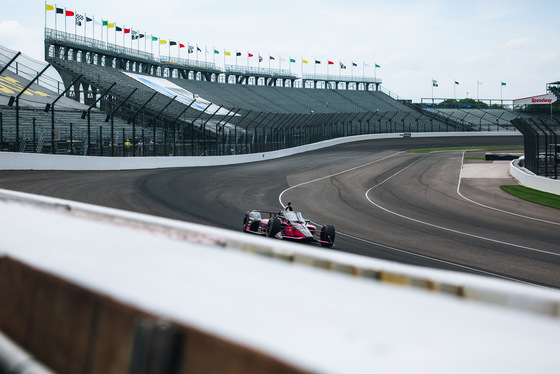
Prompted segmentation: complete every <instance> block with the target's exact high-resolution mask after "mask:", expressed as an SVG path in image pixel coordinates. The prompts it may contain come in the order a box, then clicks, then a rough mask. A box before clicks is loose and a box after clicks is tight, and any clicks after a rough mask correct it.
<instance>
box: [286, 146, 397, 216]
mask: <svg viewBox="0 0 560 374" xmlns="http://www.w3.org/2000/svg"><path fill="white" fill-rule="evenodd" d="M405 152H406V151H400V152H396V153H392V154H390V155H388V156H385V157H383V158H380V159H377V160H375V161H372V162H368V163H366V164H363V165H358V166H355V167H353V168H350V169H346V170H342V171H339V172H338V173H334V174H330V175H326V176H324V177H321V178H317V179H313V180H310V181H307V182H302V183H299V184H296V185H293V186H292V187H288V188H286V189H285V190H284V191H282V192H281V193H280V195H279V196H278V201H279V202H280V205H282V207H285V205H284V203H283V202H282V195H284V193H285V192H288V191H289V190H291V189H294V188H297V187H301V186H305V185H306V184H311V183H315V182H318V181H321V180H324V179H327V178H331V177H336V176H337V175H341V174H344V173H348V172H350V171H354V170H358V169H361V168H365V167H366V166H369V165H373V164H375V163H378V162H381V161H384V160H386V159H388V158H391V157H394V156H396V155H399V154H401V153H405Z"/></svg>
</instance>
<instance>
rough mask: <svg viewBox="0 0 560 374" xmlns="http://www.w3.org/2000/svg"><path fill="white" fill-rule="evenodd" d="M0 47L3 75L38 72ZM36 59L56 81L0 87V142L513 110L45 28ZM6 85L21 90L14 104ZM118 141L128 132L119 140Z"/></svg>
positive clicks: (91, 147) (145, 151)
mask: <svg viewBox="0 0 560 374" xmlns="http://www.w3.org/2000/svg"><path fill="white" fill-rule="evenodd" d="M0 51H1V53H0V66H2V70H4V72H3V73H2V75H3V77H9V78H12V79H17V80H18V82H19V87H20V89H21V88H23V87H24V86H26V85H27V83H30V82H31V81H33V80H34V79H35V78H36V77H35V76H34V74H33V73H29V74H27V75H22V74H21V68H20V67H18V66H22V65H26V64H30V65H33V64H34V65H36V66H37V68H36V69H35V75H36V74H37V73H36V72H38V71H39V70H41V69H40V68H39V67H38V65H40V63H39V62H37V61H33V62H30V61H31V59H30V58H28V57H25V56H19V57H18V56H16V52H15V51H10V50H8V49H5V48H2V49H1V50H0ZM14 58H15V59H14ZM45 59H46V61H47V62H48V63H49V64H50V65H51V66H52V67H54V68H55V69H56V70H57V72H58V73H59V75H60V76H61V78H62V81H63V85H60V84H58V83H57V84H53V85H51V87H49V88H45V87H44V82H41V81H40V82H39V85H37V84H35V82H33V84H32V85H31V86H30V90H37V91H39V88H41V89H42V90H43V92H44V93H45V94H46V95H45V96H40V97H38V98H36V99H35V101H36V102H34V101H33V100H31V99H29V98H24V96H25V95H21V92H16V93H15V94H14V93H5V92H2V93H1V95H0V110H1V111H0V113H1V116H0V135H1V139H2V143H1V149H2V150H9V151H25V152H49V153H66V152H74V153H77V154H83V155H189V156H201V155H221V154H238V153H253V152H263V151H271V150H276V149H282V148H287V147H293V146H298V145H303V144H308V143H312V142H317V141H321V140H325V139H329V138H335V137H341V136H351V135H359V134H366V133H407V132H427V131H430V132H431V131H497V130H502V131H503V130H513V129H514V128H513V126H512V125H511V121H512V120H513V119H515V118H519V117H520V116H522V114H520V113H516V112H513V111H510V110H504V109H462V108H456V109H440V108H436V107H433V106H432V107H427V106H422V105H412V104H410V103H408V102H406V101H404V100H397V99H395V98H393V97H392V96H391V95H390V94H387V93H385V92H384V90H383V89H382V87H381V80H380V79H377V78H376V79H373V78H368V77H361V78H347V79H346V78H344V77H340V76H336V77H328V76H311V75H309V76H305V77H302V78H301V79H300V78H299V77H297V76H295V75H294V74H292V73H291V72H290V71H284V70H279V69H262V68H258V69H257V68H249V67H242V66H241V67H239V66H226V67H225V69H224V70H221V69H219V68H218V67H216V65H214V64H212V63H206V62H202V61H194V60H182V59H174V58H165V59H164V60H162V59H156V58H155V57H154V56H153V55H152V54H151V53H147V52H141V51H138V50H134V49H130V48H124V47H120V46H116V45H112V44H110V43H107V42H100V41H98V40H94V39H90V38H85V37H81V36H77V35H75V34H71V33H65V32H62V31H57V30H52V29H48V28H46V29H45ZM22 60H23V62H21V61H22ZM14 61H15V62H14ZM42 65H43V66H44V63H43V64H42ZM40 80H43V81H44V79H42V77H41V78H40ZM321 87H323V88H321ZM351 87H353V88H354V89H351ZM64 90H66V92H65V93H64V97H63V98H60V99H59V101H57V102H56V104H55V105H53V106H52V107H50V108H49V107H48V105H47V104H49V105H50V103H52V102H53V101H54V100H56V98H57V96H59V95H60V94H61V92H63V91H64ZM16 95H19V97H20V98H21V100H17V101H16V102H15V104H16V105H15V107H14V100H13V99H14V97H15V96H16ZM49 109H50V113H48V112H47V110H49ZM109 120H110V121H109ZM126 139H132V145H131V147H130V149H126V148H125V145H124V144H125V141H126Z"/></svg>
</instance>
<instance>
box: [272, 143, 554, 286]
mask: <svg viewBox="0 0 560 374" xmlns="http://www.w3.org/2000/svg"><path fill="white" fill-rule="evenodd" d="M404 152H405V151H401V152H397V153H393V154H391V155H388V156H386V157H383V158H380V159H378V160H375V161H372V162H368V163H367V164H363V165H359V166H356V167H353V168H350V169H347V170H342V171H339V172H337V173H334V174H330V175H327V176H324V177H321V178H316V179H313V180H310V181H307V182H302V183H299V184H296V185H293V186H291V187H288V188H286V189H285V190H284V191H282V192H281V193H280V195H279V196H278V200H279V202H280V205H281V206H282V207H285V205H284V203H283V202H282V196H283V195H284V193H286V192H288V191H289V190H292V189H294V188H297V187H300V186H304V185H307V184H311V183H314V182H318V181H321V180H324V179H327V178H331V177H334V176H337V175H341V174H344V173H347V172H350V171H353V170H357V169H360V168H363V167H366V166H369V165H372V164H375V163H377V162H380V161H384V160H386V159H388V158H391V157H394V156H396V155H399V154H401V153H404ZM428 155H429V153H428V154H425V155H423V156H422V157H420V158H419V159H418V160H416V161H414V162H413V163H411V164H410V165H408V166H406V167H405V168H403V169H401V170H399V171H398V172H396V173H395V174H393V175H392V176H390V177H389V178H387V179H385V180H384V181H382V182H381V183H379V184H377V185H376V186H373V187H372V188H370V189H369V190H368V191H367V192H366V198H367V199H368V201H370V203H372V204H374V205H376V206H377V207H379V208H380V209H382V210H385V211H387V212H390V211H389V210H387V209H385V208H383V207H381V206H379V205H377V204H375V203H374V202H372V201H371V200H370V199H369V197H368V196H367V194H368V192H369V191H371V190H372V189H374V188H375V187H377V186H380V185H381V184H383V183H385V182H386V181H388V180H389V179H391V178H393V177H394V176H396V175H397V174H400V173H401V172H402V171H404V170H406V169H408V168H409V167H411V166H412V165H414V164H416V163H417V162H419V161H420V160H422V159H423V158H424V157H426V156H428ZM390 213H392V214H396V215H398V216H400V217H403V218H407V219H411V220H414V219H413V218H410V217H405V216H403V215H400V214H398V213H394V212H390ZM415 221H416V220H415ZM311 222H312V223H313V224H315V225H317V226H321V225H320V224H319V223H316V222H313V221H311ZM418 222H420V223H423V222H421V221H418ZM425 224H427V225H431V226H434V227H438V228H442V227H439V226H436V225H433V224H429V223H425ZM442 229H445V228H442ZM447 230H450V229H447ZM458 233H460V232H458ZM337 234H338V235H342V236H346V237H348V238H351V239H354V240H357V241H361V242H364V243H367V244H369V245H375V246H378V247H382V248H385V249H388V250H392V251H394V252H401V253H405V254H407V255H410V256H414V257H418V258H422V259H427V260H430V261H434V262H438V263H441V264H446V265H450V266H455V267H457V268H460V269H465V270H470V271H473V272H477V273H480V274H485V275H491V276H494V277H498V278H502V279H506V280H510V281H515V282H519V283H524V284H528V285H532V286H537V287H542V288H546V289H549V287H546V286H542V285H538V284H534V283H531V282H527V281H523V280H521V279H517V278H512V277H508V276H506V275H502V274H500V273H495V272H492V271H487V270H482V269H478V268H475V267H471V266H467V265H463V264H459V263H456V262H452V261H446V260H442V259H440V258H437V257H431V256H427V255H423V254H420V253H416V252H412V251H408V250H406V249H402V248H397V247H393V246H389V245H386V244H382V243H378V242H374V241H371V240H368V239H364V238H360V237H358V236H354V235H350V234H347V233H344V232H340V231H337ZM465 235H470V234H465ZM488 240H493V239H488ZM506 244H507V243H506ZM553 254H554V253H553ZM554 255H556V254H554Z"/></svg>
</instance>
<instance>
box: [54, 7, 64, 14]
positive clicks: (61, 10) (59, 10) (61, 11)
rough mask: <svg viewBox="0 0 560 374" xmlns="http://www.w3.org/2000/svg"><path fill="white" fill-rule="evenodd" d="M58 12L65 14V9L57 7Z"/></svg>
mask: <svg viewBox="0 0 560 374" xmlns="http://www.w3.org/2000/svg"><path fill="white" fill-rule="evenodd" d="M56 14H64V9H62V8H56Z"/></svg>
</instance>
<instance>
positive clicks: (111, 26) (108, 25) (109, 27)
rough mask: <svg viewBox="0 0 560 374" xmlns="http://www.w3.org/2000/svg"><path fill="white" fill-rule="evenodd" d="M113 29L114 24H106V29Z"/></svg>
mask: <svg viewBox="0 0 560 374" xmlns="http://www.w3.org/2000/svg"><path fill="white" fill-rule="evenodd" d="M113 27H115V23H114V22H113V23H108V24H107V28H108V29H112V28H113Z"/></svg>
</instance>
